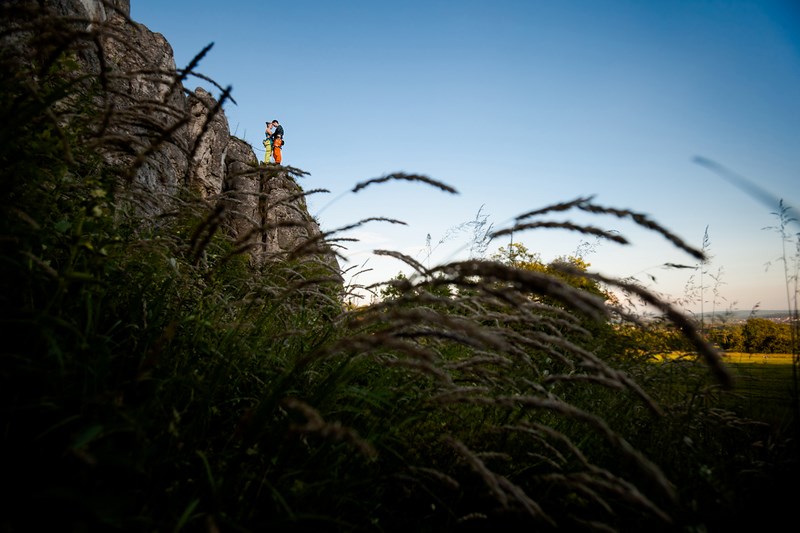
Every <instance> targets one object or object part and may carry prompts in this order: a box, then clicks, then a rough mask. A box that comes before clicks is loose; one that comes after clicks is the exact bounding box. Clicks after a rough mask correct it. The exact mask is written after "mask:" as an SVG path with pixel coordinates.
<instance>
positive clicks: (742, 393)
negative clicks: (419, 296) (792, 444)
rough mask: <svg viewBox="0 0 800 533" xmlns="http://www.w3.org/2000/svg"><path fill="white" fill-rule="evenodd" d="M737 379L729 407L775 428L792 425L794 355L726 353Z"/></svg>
mask: <svg viewBox="0 0 800 533" xmlns="http://www.w3.org/2000/svg"><path fill="white" fill-rule="evenodd" d="M724 359H725V362H726V363H728V365H729V367H730V369H731V371H732V372H733V375H734V378H735V386H734V389H733V390H732V391H730V392H728V393H726V394H725V396H724V398H725V403H726V405H728V406H730V407H731V408H734V409H735V410H737V411H740V412H741V413H742V414H744V415H747V416H749V417H751V418H754V419H756V420H763V421H764V422H768V423H769V424H771V425H773V426H774V427H776V428H781V429H783V428H786V427H787V426H788V425H789V424H790V422H791V414H792V413H791V398H792V354H760V353H753V354H749V353H738V352H733V353H726V354H725V357H724Z"/></svg>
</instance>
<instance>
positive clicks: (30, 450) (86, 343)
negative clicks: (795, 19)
mask: <svg viewBox="0 0 800 533" xmlns="http://www.w3.org/2000/svg"><path fill="white" fill-rule="evenodd" d="M3 9H4V10H6V11H4V13H3V14H4V15H7V16H8V17H9V20H11V18H10V17H11V16H12V15H14V14H15V13H16V12H15V11H14V9H16V8H11V7H8V6H4V8H3ZM35 13H36V16H37V17H41V20H38V19H37V20H38V22H37V24H45V21H46V24H47V27H48V28H52V29H53V31H54V33H53V36H52V37H48V38H47V39H43V40H41V39H39V37H40V36H41V34H37V35H32V34H30V33H29V32H28V31H27V29H26V28H27V26H25V25H24V24H22V25H20V26H16V27H13V26H12V27H10V29H8V30H7V31H6V32H5V33H3V35H2V38H3V43H2V44H3V48H2V56H1V57H2V68H3V71H4V76H3V77H2V85H0V89H1V90H0V103H1V105H2V109H0V113H1V115H2V118H3V119H4V123H5V124H6V125H7V126H6V129H4V135H5V137H4V140H5V142H3V143H0V162H2V165H1V166H0V168H1V169H2V183H3V188H4V194H3V196H2V202H1V203H0V209H2V219H0V220H1V222H0V224H2V225H1V226H0V236H2V239H1V240H0V246H2V262H0V284H1V285H0V287H1V288H2V292H1V294H2V296H0V298H1V300H0V301H2V314H1V315H0V328H2V329H1V330H0V331H2V339H3V346H2V349H1V350H2V351H1V355H0V380H1V382H0V399H1V400H2V431H1V432H0V442H2V452H3V453H2V456H1V458H0V472H1V473H2V479H3V494H2V502H3V504H4V505H3V508H4V511H3V513H0V530H2V531H21V530H47V529H53V528H57V529H58V530H66V531H95V530H108V529H122V530H141V531H164V530H172V531H181V530H205V531H219V530H222V531H225V530H234V531H262V530H266V529H275V530H279V531H283V530H285V531H310V530H314V531H319V530H342V531H348V530H349V531H368V530H369V531H408V530H416V531H443V530H445V531H448V530H449V531H454V530H465V531H469V530H481V529H484V528H490V527H491V528H497V527H505V528H507V529H517V528H518V529H522V528H525V529H535V530H550V529H565V528H566V529H597V530H604V531H607V530H627V531H635V530H643V529H647V530H655V531H657V530H674V529H702V528H703V527H706V526H708V527H711V526H714V525H719V524H726V523H728V520H727V518H730V517H733V518H741V517H742V516H743V514H745V513H744V510H742V509H741V508H739V507H737V506H738V504H740V503H741V502H740V501H739V500H737V499H736V498H735V497H734V496H732V495H731V491H732V490H734V489H735V488H736V487H737V486H738V485H737V483H738V480H737V479H735V478H734V475H733V474H732V472H733V471H734V468H737V469H738V468H741V467H747V468H750V469H753V470H758V471H759V472H765V473H768V469H767V468H765V467H764V466H763V465H764V464H765V461H766V462H769V461H773V462H770V463H769V464H773V463H774V460H773V458H774V456H772V455H770V453H769V452H764V451H763V450H758V449H754V448H752V447H751V446H750V444H751V443H752V442H753V439H757V438H761V435H762V433H761V432H762V428H760V427H758V426H751V425H748V424H746V423H744V422H742V420H741V419H740V418H738V417H736V416H734V415H733V414H732V413H729V412H727V411H723V410H720V409H718V408H717V407H716V404H715V395H717V394H718V390H719V387H720V386H722V385H727V384H728V373H727V372H726V370H725V368H724V366H723V365H722V364H721V363H720V361H719V358H718V356H717V354H716V352H715V351H714V350H713V349H712V348H711V347H710V346H708V345H707V344H706V343H705V342H704V341H703V339H702V337H701V336H700V335H699V334H698V332H697V330H696V329H695V328H694V325H693V324H692V322H691V321H690V320H688V319H686V318H685V317H684V316H683V315H682V314H681V313H680V312H679V311H678V310H676V309H674V308H672V307H671V306H670V305H669V304H667V303H665V302H661V301H660V300H658V299H657V298H656V297H655V296H653V295H651V294H649V293H647V292H646V291H643V290H642V289H640V288H638V287H636V286H632V285H630V284H626V283H624V282H622V281H620V280H615V279H612V278H601V277H599V276H596V275H592V274H589V273H587V272H583V271H579V270H578V271H576V270H571V269H569V268H568V267H567V266H566V265H565V266H564V267H563V272H561V273H560V274H559V273H545V272H536V271H526V270H523V269H519V268H516V267H514V266H513V265H508V264H503V263H501V262H494V261H483V260H470V261H461V262H452V263H447V264H442V265H435V266H430V265H421V264H419V263H417V262H415V261H414V260H412V259H410V258H407V257H405V256H403V255H402V254H399V253H397V252H391V251H387V252H384V253H387V254H390V255H393V256H394V257H396V258H398V259H400V260H403V261H406V262H408V263H409V264H411V265H412V266H413V267H414V268H415V269H416V270H417V274H416V275H414V276H411V277H409V278H407V279H397V280H393V281H390V282H389V285H390V289H391V290H390V291H389V292H388V293H387V297H386V298H385V299H383V300H382V301H380V302H378V303H375V304H373V305H369V306H365V307H357V308H348V307H347V306H345V305H344V304H343V301H344V299H345V298H346V295H344V294H342V286H341V283H340V281H339V279H338V278H337V276H336V274H337V273H336V272H331V268H332V265H331V263H330V262H329V261H325V260H324V256H325V254H329V253H331V251H330V250H331V249H330V245H331V243H333V242H335V241H336V240H337V239H341V238H347V231H348V230H349V229H351V228H352V227H356V226H357V225H359V224H361V223H365V222H366V221H361V222H356V223H354V224H353V225H352V226H348V227H345V228H341V229H340V230H336V231H332V232H328V233H324V234H322V235H320V236H318V237H314V238H312V239H310V240H309V241H308V242H304V243H301V244H300V245H299V246H298V247H297V248H296V249H295V250H293V251H290V252H287V253H286V254H284V255H282V256H275V257H271V258H270V260H269V261H267V262H264V263H261V264H255V263H253V262H251V261H250V260H249V258H248V256H247V252H249V251H250V250H251V249H252V246H251V245H252V242H251V241H249V240H247V239H244V240H242V241H239V242H236V241H233V240H232V239H230V238H229V237H228V236H226V234H225V233H224V232H222V231H218V228H219V225H220V224H221V222H220V220H222V218H221V217H223V215H225V214H229V212H230V211H229V210H230V207H228V206H229V204H227V203H226V202H225V201H224V199H223V200H222V201H220V202H219V203H217V204H210V205H209V203H207V202H201V201H199V199H197V198H195V197H193V196H192V195H191V194H190V193H185V192H183V193H180V194H176V196H175V197H173V198H169V199H168V200H169V202H170V204H169V205H171V206H173V209H172V210H171V211H170V212H169V216H165V217H163V218H162V219H159V220H158V221H156V223H153V221H150V223H142V220H141V218H140V217H138V216H137V215H136V214H135V210H132V209H130V208H129V206H130V202H133V204H134V205H144V202H145V201H150V200H151V199H143V198H137V196H136V195H140V194H142V191H141V190H136V189H133V190H128V189H124V188H121V187H120V184H124V183H126V180H127V178H129V177H130V176H132V175H134V174H133V172H134V169H135V168H136V167H137V166H139V167H141V165H146V164H147V163H148V160H149V158H151V157H152V154H153V153H155V151H156V150H158V149H159V146H160V145H161V144H171V145H173V146H181V147H182V149H186V150H187V151H189V152H187V153H191V152H190V150H191V148H190V147H188V146H183V145H182V144H181V141H180V139H177V138H175V131H177V130H176V129H175V128H172V127H164V126H161V127H159V128H158V129H157V130H155V131H151V133H152V135H150V136H149V137H148V142H149V143H150V144H149V145H148V147H147V148H145V149H143V150H141V151H139V152H137V153H138V155H137V156H136V157H135V158H134V159H133V160H131V162H130V164H129V165H122V166H121V167H113V166H109V165H108V164H107V163H106V162H104V160H103V159H102V158H101V157H100V154H103V153H105V152H104V150H107V149H112V148H113V147H118V146H120V145H126V144H127V145H130V146H139V144H137V143H141V142H142V138H141V133H140V132H139V130H136V131H134V132H131V130H129V129H126V128H125V127H124V123H123V124H118V123H117V124H115V122H114V121H115V120H117V119H118V118H119V115H118V114H117V113H116V112H115V111H114V109H113V105H112V104H113V102H114V100H113V99H110V98H107V96H108V95H107V92H106V91H107V90H108V89H107V87H106V84H105V82H104V80H103V76H104V75H107V73H106V74H104V72H105V71H104V70H103V69H100V71H99V74H98V73H96V74H93V75H87V74H85V71H84V70H82V68H83V67H81V61H86V59H85V58H83V59H82V60H81V61H78V60H77V59H80V57H79V56H80V54H86V53H91V54H101V53H102V50H103V48H102V43H103V42H104V41H103V40H102V39H100V37H101V36H102V35H101V34H102V32H106V31H107V32H112V37H113V36H114V35H116V34H114V33H113V32H116V31H119V30H118V29H113V28H106V27H104V26H102V25H101V26H98V27H95V28H94V29H93V30H92V31H93V32H100V33H89V34H86V33H84V32H82V31H79V32H74V31H72V30H70V28H71V26H70V25H69V24H71V23H72V22H74V20H73V19H64V18H59V17H54V16H50V15H44V14H42V13H41V12H39V11H35ZM26 20H27V19H26ZM85 22H86V21H82V24H84V25H82V26H81V28H85ZM62 27H63V28H64V29H63V30H59V28H62ZM57 38H58V39H57ZM48 39H52V40H48ZM21 41H23V42H24V41H27V42H29V44H30V48H27V49H26V50H30V51H31V52H32V54H31V56H30V57H26V58H25V61H20V55H19V54H20V48H19V43H20V42H21ZM116 42H117V43H118V44H119V42H120V41H119V40H118V41H116ZM98 43H100V44H98ZM76 58H77V59H76ZM95 59H97V60H98V61H99V60H100V59H98V58H95ZM195 66H196V65H195V64H194V63H193V64H192V65H190V67H191V68H190V69H187V72H186V73H185V74H188V73H189V72H188V71H190V70H191V69H193V68H194V67H195ZM114 75H115V76H125V75H126V74H125V73H118V72H117V73H115V74H114ZM67 104H69V105H67ZM154 105H155V104H154ZM109 106H112V108H110V107H109ZM175 120H177V122H173V123H172V124H173V125H174V124H176V123H179V122H181V121H182V120H183V117H181V116H178V117H175ZM154 124H156V125H157V124H158V121H155V122H154ZM154 127H155V126H154ZM107 131H115V132H116V134H115V136H114V137H113V139H112V138H110V137H109V136H108V135H107V134H106V132H107ZM126 132H127V133H126ZM126 135H127V137H126ZM109 143H111V144H112V145H113V146H112V147H109V146H108V144H109ZM189 160H191V158H189ZM247 172H249V173H253V174H258V173H265V172H270V170H269V169H267V168H259V167H253V168H251V169H247ZM390 179H402V180H407V181H412V182H417V184H419V185H431V186H434V187H437V188H440V189H444V190H449V186H447V185H445V184H441V183H440V182H438V181H436V180H433V179H431V178H428V177H426V176H419V175H406V174H389V175H387V176H386V177H383V178H378V179H373V180H367V181H364V182H362V183H361V184H360V185H357V186H356V187H355V191H358V190H359V189H360V188H363V187H365V186H372V185H378V184H379V183H380V182H383V181H387V180H390ZM137 202H142V203H141V204H138V203H137ZM572 208H577V209H581V210H584V211H588V212H593V213H597V214H600V215H611V216H615V217H620V218H625V219H629V220H632V221H633V222H635V223H637V224H640V225H642V226H645V227H648V228H651V229H652V230H654V231H655V232H656V233H658V234H660V235H662V236H664V237H666V238H667V239H668V240H669V241H671V242H672V243H674V244H676V245H678V246H679V247H681V248H683V249H685V250H687V251H689V252H690V253H693V254H694V255H697V252H696V251H693V250H692V249H691V247H689V246H687V245H685V243H683V241H681V240H680V239H679V238H678V237H677V236H674V235H673V234H671V233H670V232H669V231H668V230H666V229H665V228H663V227H661V226H660V225H658V224H656V223H655V222H653V221H651V220H649V219H647V217H645V216H644V215H641V214H640V213H637V212H635V211H632V210H625V209H613V208H608V207H604V206H599V205H597V204H595V203H593V202H591V200H590V199H579V200H576V201H574V202H566V203H564V204H559V205H557V206H549V207H546V208H544V209H539V210H536V211H532V212H531V213H528V214H526V215H524V216H523V217H520V220H519V224H518V225H517V226H516V227H514V228H512V229H511V230H513V231H515V232H519V231H525V230H527V229H531V228H535V227H544V228H549V227H560V228H567V229H573V230H575V231H578V232H581V233H591V234H593V235H598V236H600V237H604V236H607V237H609V238H612V237H613V238H614V239H616V240H619V237H618V236H617V235H616V234H613V233H610V232H607V231H605V230H603V229H601V228H596V227H593V226H574V225H570V224H569V223H567V222H565V221H559V220H552V219H545V220H540V221H539V222H531V219H534V218H536V217H540V218H541V217H543V216H551V215H554V214H558V213H562V212H564V211H566V210H568V209H572ZM376 218H378V219H380V217H376ZM390 222H394V221H390ZM499 231H501V232H502V231H503V230H499ZM498 234H499V233H498ZM321 254H322V259H321ZM576 279H582V280H584V281H587V282H589V283H596V284H611V285H617V286H620V287H623V288H625V289H627V290H630V291H632V292H635V293H636V294H637V296H638V297H641V298H643V299H645V300H647V301H649V302H650V303H652V304H653V305H656V306H657V307H659V308H660V309H661V310H662V311H663V312H664V313H665V315H666V316H667V318H668V319H669V320H670V321H672V322H673V323H674V324H676V325H677V327H679V328H681V329H682V331H683V332H684V333H685V334H686V335H687V336H688V338H689V339H690V340H691V341H692V342H693V343H694V345H695V347H696V349H697V351H698V352H699V353H701V354H702V355H703V357H705V360H706V362H707V363H708V364H710V365H711V368H712V369H713V371H714V372H713V373H710V372H708V370H707V367H704V366H702V365H698V364H697V363H696V362H695V361H682V362H679V363H674V364H668V365H656V364H653V363H652V358H651V356H652V355H653V354H652V353H651V352H652V350H648V347H647V346H646V345H643V344H642V343H641V342H640V340H639V338H638V337H637V336H636V335H629V334H628V331H630V330H633V331H639V326H637V324H636V323H635V321H633V318H634V317H632V316H631V315H630V313H628V312H627V311H626V310H625V309H622V308H619V307H616V306H614V305H613V304H612V303H611V302H609V301H606V300H604V299H603V297H602V296H600V295H599V294H598V293H596V292H592V291H587V290H585V289H584V288H581V287H582V286H583V284H582V283H575V282H574V280H576ZM676 383H680V384H681V385H680V386H679V387H678V386H676V385H675V384H676ZM732 435H734V436H735V439H734V438H732ZM726 447H727V448H726ZM731 447H733V448H734V449H735V450H736V458H735V460H733V459H729V458H728V457H727V456H726V455H724V454H721V453H720V452H721V451H722V450H725V449H727V450H730V449H731ZM726 513H727V516H726Z"/></svg>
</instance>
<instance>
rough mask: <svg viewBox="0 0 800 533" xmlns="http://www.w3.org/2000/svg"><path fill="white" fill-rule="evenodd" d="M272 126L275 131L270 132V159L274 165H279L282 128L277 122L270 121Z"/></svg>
mask: <svg viewBox="0 0 800 533" xmlns="http://www.w3.org/2000/svg"><path fill="white" fill-rule="evenodd" d="M272 126H273V127H274V128H275V131H274V132H272V157H273V159H275V164H276V165H280V164H281V147H282V146H283V126H281V123H280V122H278V121H277V120H273V121H272Z"/></svg>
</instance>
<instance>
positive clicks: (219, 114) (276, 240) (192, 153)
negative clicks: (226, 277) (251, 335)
mask: <svg viewBox="0 0 800 533" xmlns="http://www.w3.org/2000/svg"><path fill="white" fill-rule="evenodd" d="M6 1H9V2H13V3H14V5H15V6H22V7H23V8H25V9H27V10H28V11H27V13H28V14H31V13H39V14H43V13H44V12H45V11H47V12H48V13H51V14H55V15H56V16H60V17H63V18H62V19H54V20H56V21H58V20H61V21H62V22H61V23H63V24H69V25H70V26H69V27H70V28H73V29H74V30H75V31H77V32H78V33H81V32H83V33H84V35H85V42H86V43H87V44H86V45H85V46H83V47H82V48H80V49H79V50H78V52H77V57H78V59H79V60H80V61H81V63H82V64H83V65H84V69H86V70H88V71H89V72H91V73H93V74H95V75H96V76H97V78H98V80H99V81H100V82H101V85H102V86H103V87H104V88H105V90H104V91H102V92H101V95H100V96H98V97H96V100H97V101H96V107H97V108H98V109H99V110H101V111H102V113H103V116H102V120H100V124H101V129H100V131H98V132H97V133H96V137H97V138H98V139H100V140H101V141H102V142H100V143H98V144H99V150H100V151H101V154H102V156H103V157H104V159H105V161H106V162H107V163H108V164H109V165H111V166H113V167H114V168H118V169H124V174H123V175H122V176H121V178H120V180H119V187H118V191H117V197H118V198H120V199H122V201H124V202H126V203H127V204H128V205H130V206H132V208H133V209H134V211H135V212H136V213H138V214H139V215H140V216H142V218H143V220H157V219H158V217H159V215H162V214H164V213H169V212H171V211H173V210H174V207H175V205H176V201H177V199H178V198H181V197H183V198H184V200H185V199H186V198H197V199H199V200H201V201H203V202H204V203H205V204H206V205H209V206H215V207H216V209H217V210H218V211H219V210H220V209H221V211H222V213H223V215H224V220H225V223H224V228H225V231H226V232H227V233H228V235H229V237H230V238H232V239H233V240H234V241H235V242H236V244H237V246H238V247H240V248H241V249H247V250H249V251H250V256H251V259H252V261H253V262H254V263H256V264H262V263H264V262H266V261H269V260H271V259H273V258H275V257H280V256H285V255H286V254H287V253H289V252H292V251H294V250H297V249H298V248H301V247H303V246H304V243H307V242H308V241H313V242H316V241H318V240H319V239H318V237H319V236H320V234H321V233H320V229H319V226H318V225H317V223H316V221H314V220H313V218H312V217H311V216H310V215H309V214H308V209H307V207H306V203H305V198H304V196H303V191H302V189H301V188H300V186H299V185H298V184H297V183H296V181H295V179H294V176H295V175H299V174H301V173H299V172H297V171H294V170H292V169H287V168H285V167H280V166H276V165H259V163H258V161H257V159H256V156H255V153H254V150H253V148H252V147H251V146H250V145H249V144H247V143H246V142H245V141H243V140H241V139H237V138H235V137H232V136H231V134H230V128H229V126H228V120H227V118H226V117H225V114H224V112H223V110H222V107H221V106H220V105H219V103H218V101H217V100H216V99H215V98H214V97H213V96H212V95H211V94H210V93H209V92H207V91H206V90H204V89H202V88H197V89H195V90H194V91H187V90H186V89H185V87H184V85H183V80H184V79H185V75H183V73H179V72H178V71H177V70H176V65H175V59H174V55H173V51H172V47H171V46H170V44H169V42H167V40H166V39H165V38H164V36H162V35H161V34H158V33H154V32H152V31H150V30H149V29H148V28H147V27H145V26H144V25H142V24H138V23H136V22H134V21H131V20H130V18H129V16H130V1H129V0H113V1H106V2H103V1H101V0H6ZM43 20H44V19H43ZM98 46H99V47H100V50H98ZM198 52H199V51H198ZM319 254H320V255H322V256H325V257H324V259H325V262H326V263H327V264H329V265H335V266H336V268H338V264H336V259H335V256H334V255H333V254H332V253H331V252H329V251H328V252H326V251H324V250H322V251H319Z"/></svg>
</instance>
